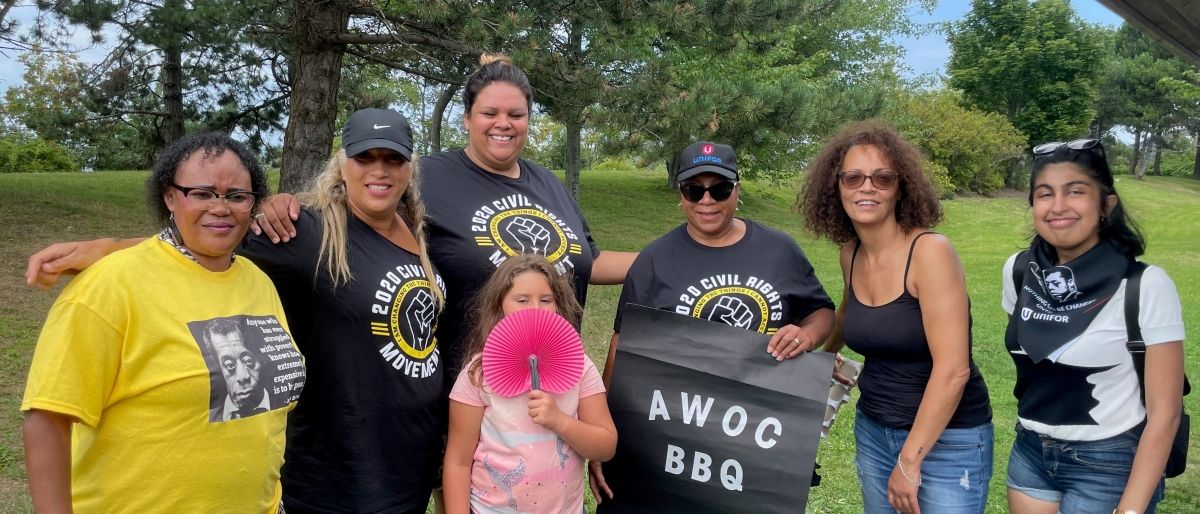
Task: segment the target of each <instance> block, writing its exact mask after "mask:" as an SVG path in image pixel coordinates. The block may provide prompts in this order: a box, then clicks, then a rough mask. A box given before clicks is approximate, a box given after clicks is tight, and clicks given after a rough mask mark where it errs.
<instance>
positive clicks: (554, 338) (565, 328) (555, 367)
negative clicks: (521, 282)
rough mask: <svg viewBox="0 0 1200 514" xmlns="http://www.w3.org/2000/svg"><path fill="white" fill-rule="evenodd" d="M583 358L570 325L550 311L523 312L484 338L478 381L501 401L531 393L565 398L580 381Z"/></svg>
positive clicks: (576, 334)
mask: <svg viewBox="0 0 1200 514" xmlns="http://www.w3.org/2000/svg"><path fill="white" fill-rule="evenodd" d="M584 358H585V357H584V355H583V342H582V341H580V339H579V332H576V331H575V327H573V326H571V323H570V322H568V321H567V320H566V319H563V317H562V316H559V315H558V314H556V313H554V312H553V311H548V310H543V309H524V310H520V311H517V312H514V313H512V314H509V315H508V316H505V317H504V319H502V320H500V323H497V324H496V327H495V328H493V329H492V333H491V334H488V338H487V342H486V343H485V344H484V347H483V379H484V380H485V381H486V382H487V385H488V386H489V387H491V389H492V392H494V393H496V394H498V395H500V396H504V397H512V396H517V395H520V394H523V393H525V392H526V391H529V390H530V389H531V388H532V389H542V390H545V391H549V392H551V393H564V392H566V391H569V390H570V389H571V388H572V387H575V385H576V384H578V383H579V379H580V378H583V359H584ZM539 379H540V380H539ZM539 381H540V383H539Z"/></svg>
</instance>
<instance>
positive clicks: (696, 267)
mask: <svg viewBox="0 0 1200 514" xmlns="http://www.w3.org/2000/svg"><path fill="white" fill-rule="evenodd" d="M679 162H680V169H679V173H678V175H677V180H678V184H679V200H680V202H679V206H680V208H682V209H683V213H684V217H685V218H686V223H684V224H683V225H680V226H679V227H677V228H675V229H674V230H671V231H670V232H668V233H667V234H666V235H663V236H662V237H660V238H658V239H656V240H655V241H653V242H651V243H650V244H649V245H647V246H646V248H645V249H643V250H642V252H641V253H640V254H639V255H638V257H637V259H635V260H634V262H633V265H632V266H631V267H630V268H629V274H628V275H627V276H626V278H625V286H624V288H623V289H622V290H621V299H620V301H619V302H618V304H617V315H616V321H615V322H614V323H613V335H612V342H611V344H610V345H609V350H608V362H607V363H606V365H605V367H604V380H605V384H607V383H608V382H609V380H610V378H611V376H612V369H613V365H614V359H615V358H616V352H617V344H618V340H619V339H620V333H621V315H622V312H623V311H624V308H625V305H627V304H629V303H635V304H639V305H646V306H649V307H654V308H658V309H663V310H668V311H672V312H676V313H679V314H684V315H687V316H692V317H696V318H701V319H707V320H710V321H714V322H717V323H725V324H728V325H732V326H736V327H741V328H744V329H747V330H753V331H756V332H761V333H764V334H769V335H771V340H770V342H769V343H768V344H767V347H766V348H765V349H764V350H765V351H766V352H768V353H770V355H771V356H772V357H774V358H775V359H778V360H781V361H782V360H784V359H791V358H793V357H796V356H797V355H800V354H801V353H803V352H806V351H809V350H812V349H813V348H815V347H816V346H817V345H819V344H820V343H821V342H822V341H824V340H825V338H826V337H827V336H828V335H829V332H830V330H831V329H832V326H833V302H832V301H830V299H829V296H828V295H826V294H825V289H824V288H822V287H821V283H820V281H818V280H817V277H816V275H815V274H814V273H813V267H812V265H811V264H809V262H808V259H807V258H806V257H805V256H804V253H803V252H801V251H800V247H798V246H796V242H795V241H794V240H793V239H792V238H791V237H790V236H788V235H787V234H784V233H783V232H780V231H778V230H775V229H772V228H769V227H767V226H765V225H762V224H759V223H755V222H754V221H751V220H747V219H744V218H738V217H735V216H734V213H735V211H736V210H737V204H738V193H739V192H740V191H739V190H740V186H739V185H738V171H737V163H736V158H735V155H734V151H733V148H731V147H729V146H728V145H722V144H717V143H711V142H699V143H694V144H692V145H691V146H688V147H687V148H686V149H684V150H683V153H682V154H681V155H680V157H679ZM592 476H593V477H594V478H598V480H596V482H597V485H598V486H599V487H600V489H603V491H604V493H606V494H608V495H609V496H611V493H612V491H609V490H607V488H606V487H605V486H604V481H603V475H602V473H601V472H600V470H599V466H598V465H596V464H593V465H592ZM596 492H597V491H593V493H596ZM618 494H619V492H618ZM596 498H597V499H598V500H602V499H603V497H602V496H601V495H600V494H596Z"/></svg>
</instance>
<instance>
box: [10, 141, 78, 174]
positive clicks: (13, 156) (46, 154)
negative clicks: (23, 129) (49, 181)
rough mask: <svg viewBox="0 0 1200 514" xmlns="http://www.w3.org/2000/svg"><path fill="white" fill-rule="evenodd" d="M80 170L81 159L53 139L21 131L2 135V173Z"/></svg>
mask: <svg viewBox="0 0 1200 514" xmlns="http://www.w3.org/2000/svg"><path fill="white" fill-rule="evenodd" d="M61 171H79V161H77V160H75V158H74V157H73V156H72V155H71V152H70V151H68V150H67V149H66V148H64V147H63V146H62V145H59V144H57V143H55V142H53V141H47V140H45V139H38V138H35V137H32V136H28V135H24V134H20V133H8V134H3V135H0V173H47V172H61Z"/></svg>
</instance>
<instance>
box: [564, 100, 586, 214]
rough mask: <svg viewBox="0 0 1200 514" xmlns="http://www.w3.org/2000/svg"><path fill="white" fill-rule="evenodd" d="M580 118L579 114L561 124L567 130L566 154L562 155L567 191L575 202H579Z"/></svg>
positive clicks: (581, 125) (581, 124) (581, 123)
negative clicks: (565, 169)
mask: <svg viewBox="0 0 1200 514" xmlns="http://www.w3.org/2000/svg"><path fill="white" fill-rule="evenodd" d="M581 118H582V116H579V117H577V118H575V119H572V120H570V121H567V122H566V123H564V124H563V128H564V129H566V132H567V148H566V155H565V156H563V157H564V160H565V161H566V162H565V166H566V168H567V171H566V175H567V191H569V192H570V193H571V198H573V199H574V200H575V203H579V169H580V167H582V166H581V164H580V162H579V147H580V146H581V145H580V134H581V133H582V132H583V122H582V121H579V120H580V119H581Z"/></svg>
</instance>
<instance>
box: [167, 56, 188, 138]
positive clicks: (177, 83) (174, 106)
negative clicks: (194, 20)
mask: <svg viewBox="0 0 1200 514" xmlns="http://www.w3.org/2000/svg"><path fill="white" fill-rule="evenodd" d="M162 51H163V63H162V95H163V112H164V113H165V116H163V123H162V132H161V133H162V142H163V148H166V147H168V146H170V145H171V143H174V142H175V141H176V140H178V139H179V138H181V137H183V134H184V128H183V127H184V125H183V52H182V51H181V50H180V48H179V46H178V45H170V46H168V47H166V48H163V49H162Z"/></svg>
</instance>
